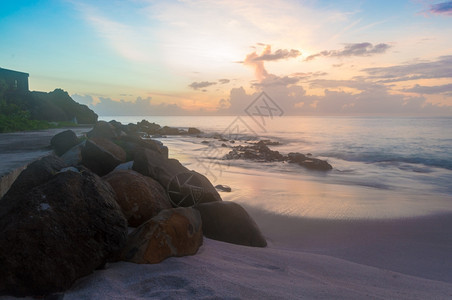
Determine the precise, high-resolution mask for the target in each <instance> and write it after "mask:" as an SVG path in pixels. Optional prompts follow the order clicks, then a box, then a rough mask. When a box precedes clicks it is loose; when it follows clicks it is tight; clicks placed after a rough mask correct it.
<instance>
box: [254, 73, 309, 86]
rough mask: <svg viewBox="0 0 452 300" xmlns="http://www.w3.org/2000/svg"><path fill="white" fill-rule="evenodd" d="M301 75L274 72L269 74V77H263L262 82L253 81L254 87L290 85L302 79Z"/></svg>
mask: <svg viewBox="0 0 452 300" xmlns="http://www.w3.org/2000/svg"><path fill="white" fill-rule="evenodd" d="M300 79H301V78H300V77H289V76H282V77H280V76H276V75H274V74H268V76H267V77H265V78H264V79H262V80H261V81H260V82H257V83H253V84H252V86H253V87H269V86H277V85H282V86H288V85H291V84H295V83H297V82H298V81H300Z"/></svg>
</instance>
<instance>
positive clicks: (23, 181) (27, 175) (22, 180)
mask: <svg viewBox="0 0 452 300" xmlns="http://www.w3.org/2000/svg"><path fill="white" fill-rule="evenodd" d="M66 166H67V165H66V164H65V163H64V162H63V161H62V160H61V159H60V158H59V157H57V156H55V155H49V156H45V157H43V158H41V159H39V160H37V161H34V162H32V163H31V164H30V165H28V167H27V168H26V169H25V170H23V171H22V172H21V173H20V175H19V176H18V177H17V179H16V180H15V181H14V183H13V184H12V185H11V187H10V188H9V190H8V192H7V194H6V195H13V194H21V193H23V192H24V191H27V190H29V189H32V188H34V187H36V186H38V185H41V184H43V183H45V182H47V181H48V180H49V179H50V178H52V176H54V175H55V174H56V173H57V172H58V171H60V170H61V169H62V168H65V167H66ZM6 195H5V197H6ZM0 207H1V206H0ZM2 213H5V207H1V209H0V217H1V216H2V215H3V214H2Z"/></svg>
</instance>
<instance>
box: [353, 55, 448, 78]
mask: <svg viewBox="0 0 452 300" xmlns="http://www.w3.org/2000/svg"><path fill="white" fill-rule="evenodd" d="M361 71H363V72H366V73H367V74H369V75H370V76H369V78H371V79H380V80H381V82H385V83H388V82H397V81H407V80H415V79H430V78H452V55H448V56H441V57H439V58H438V60H436V61H428V62H416V63H411V64H405V65H396V66H391V67H379V68H366V69H362V70H361Z"/></svg>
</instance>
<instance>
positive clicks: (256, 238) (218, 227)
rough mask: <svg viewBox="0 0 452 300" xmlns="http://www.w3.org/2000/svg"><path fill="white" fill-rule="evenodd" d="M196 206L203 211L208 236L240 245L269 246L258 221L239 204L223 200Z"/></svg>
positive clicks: (203, 223)
mask: <svg viewBox="0 0 452 300" xmlns="http://www.w3.org/2000/svg"><path fill="white" fill-rule="evenodd" d="M195 208H196V209H197V210H198V211H199V212H200V213H201V218H202V231H203V233H204V235H205V236H206V237H208V238H211V239H214V240H218V241H223V242H227V243H232V244H238V245H245V246H252V247H265V246H267V241H266V240H265V238H264V236H263V235H262V233H261V231H260V230H259V227H258V226H257V224H256V222H254V220H253V219H252V218H251V217H250V215H249V214H248V213H247V212H246V210H245V209H244V208H243V207H242V206H240V205H239V204H237V203H235V202H229V201H221V202H211V203H202V204H198V205H197V206H195Z"/></svg>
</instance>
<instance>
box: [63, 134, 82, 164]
mask: <svg viewBox="0 0 452 300" xmlns="http://www.w3.org/2000/svg"><path fill="white" fill-rule="evenodd" d="M85 145H86V140H84V141H82V142H81V143H80V144H78V145H75V146H74V147H72V148H71V149H69V150H68V151H66V152H65V153H64V154H63V155H61V156H60V158H61V159H62V160H63V161H64V163H65V164H67V165H68V166H76V165H78V164H80V163H81V162H82V150H83V148H84V147H85Z"/></svg>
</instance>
